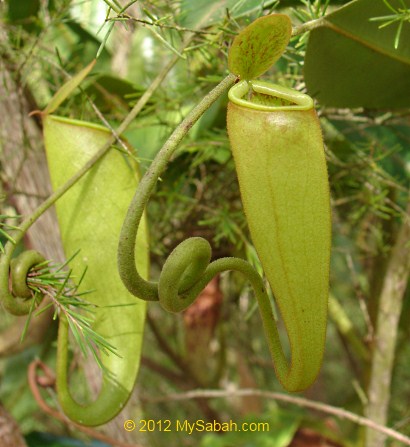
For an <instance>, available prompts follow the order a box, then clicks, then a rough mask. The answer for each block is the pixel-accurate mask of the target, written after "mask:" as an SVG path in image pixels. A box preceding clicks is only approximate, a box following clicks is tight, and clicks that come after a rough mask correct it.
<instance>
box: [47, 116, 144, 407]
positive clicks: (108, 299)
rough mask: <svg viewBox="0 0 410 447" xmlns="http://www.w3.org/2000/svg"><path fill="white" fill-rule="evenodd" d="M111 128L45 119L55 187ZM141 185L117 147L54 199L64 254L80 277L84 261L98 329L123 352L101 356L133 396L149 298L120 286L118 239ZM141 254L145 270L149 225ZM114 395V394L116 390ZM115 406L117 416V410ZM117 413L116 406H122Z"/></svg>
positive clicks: (140, 246)
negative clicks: (69, 258)
mask: <svg viewBox="0 0 410 447" xmlns="http://www.w3.org/2000/svg"><path fill="white" fill-rule="evenodd" d="M109 137H110V132H109V131H108V130H107V129H105V128H103V127H101V126H97V125H94V124H90V123H86V122H82V121H75V120H69V119H66V118H61V117H57V116H53V115H48V116H46V117H45V118H44V139H45V146H46V152H47V160H48V165H49V171H50V176H51V183H52V186H53V189H57V188H58V187H59V186H61V185H62V184H63V183H65V182H66V181H67V180H68V179H69V178H70V177H71V176H72V175H73V174H75V172H76V171H77V170H78V169H79V168H80V167H82V166H83V165H84V164H85V163H86V162H87V160H89V159H90V158H91V157H92V155H93V154H94V153H96V152H97V151H98V150H99V149H100V148H101V147H102V146H103V145H104V143H106V141H107V139H108V138H109ZM137 183H138V174H137V169H136V166H135V165H134V164H133V162H132V160H131V158H129V157H127V158H126V157H125V156H124V155H123V154H122V153H121V152H120V151H118V150H115V149H113V148H112V149H110V151H109V152H108V153H107V154H106V155H105V156H104V157H103V158H102V159H101V160H100V161H99V162H98V163H97V164H96V165H94V167H93V168H91V170H90V171H89V172H88V173H87V174H85V176H84V177H83V178H82V179H81V180H80V181H79V182H77V183H76V184H75V185H74V186H73V187H72V188H71V189H70V190H69V191H68V192H67V193H66V194H65V195H64V196H63V197H62V198H61V199H60V200H58V201H57V203H56V210H57V217H58V222H59V226H60V231H61V238H62V241H63V246H64V251H65V254H66V256H67V257H69V256H71V255H72V254H73V253H75V252H76V251H77V250H78V249H80V252H79V254H78V255H77V256H75V257H74V258H73V260H72V261H71V262H70V267H71V268H72V269H73V273H74V275H77V276H78V277H79V276H81V273H82V272H83V271H84V268H85V267H86V266H87V267H88V270H87V273H86V275H85V276H84V278H83V281H82V283H81V287H82V290H91V289H93V290H95V291H94V292H93V293H90V294H88V295H87V301H88V302H91V303H94V304H96V305H97V306H98V307H97V308H96V309H95V323H94V325H93V330H95V331H96V332H97V333H98V334H100V335H101V336H102V337H103V338H104V339H105V340H106V341H107V342H109V343H110V344H112V345H113V346H115V347H116V348H117V352H118V355H119V356H120V357H118V356H115V355H109V356H106V355H102V359H101V360H102V363H103V365H104V367H105V369H107V370H108V371H109V372H110V373H111V377H112V379H113V380H112V384H113V387H114V389H115V387H116V386H117V387H118V386H120V387H122V389H125V391H126V392H128V393H130V392H131V390H132V389H133V387H134V382H135V379H136V375H137V372H138V368H139V358H140V354H141V342H142V336H143V325H144V318H145V303H144V302H143V301H141V300H138V299H136V298H135V297H134V296H132V295H131V294H130V293H129V292H128V291H127V290H126V288H125V286H124V285H123V284H122V281H121V279H120V277H119V274H118V269H117V257H116V253H117V244H118V239H119V234H120V230H121V226H122V222H123V220H124V217H125V213H126V211H127V208H128V205H129V203H130V201H131V198H132V196H133V195H134V192H135V189H136V186H137ZM136 259H137V265H138V269H140V271H141V272H142V275H143V276H147V274H148V242H147V229H146V226H145V225H143V226H142V228H141V231H140V232H139V234H138V238H137V248H136ZM113 392H114V391H113ZM115 410H116V409H115V408H113V413H115ZM117 410H118V409H117Z"/></svg>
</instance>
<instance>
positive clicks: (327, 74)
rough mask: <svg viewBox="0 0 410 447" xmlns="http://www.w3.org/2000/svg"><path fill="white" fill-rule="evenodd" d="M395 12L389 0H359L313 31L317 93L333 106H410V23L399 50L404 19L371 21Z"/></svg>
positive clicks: (309, 54)
mask: <svg viewBox="0 0 410 447" xmlns="http://www.w3.org/2000/svg"><path fill="white" fill-rule="evenodd" d="M403 1H404V3H405V4H406V6H407V7H408V8H410V0H403ZM389 2H390V4H391V5H393V6H394V7H400V6H401V1H399V0H389ZM391 12H392V11H391V10H390V9H389V8H388V7H387V6H386V4H385V3H384V2H383V0H356V1H353V2H350V3H349V4H347V5H346V6H344V7H342V8H340V9H339V10H337V11H335V12H334V13H332V14H329V15H328V16H327V17H326V22H324V23H325V24H324V25H323V26H320V27H319V28H316V29H314V30H313V31H311V34H310V37H309V43H308V47H307V51H306V58H305V64H304V69H305V80H306V86H307V89H308V91H309V94H310V95H311V96H314V97H316V98H317V99H318V100H319V102H320V103H321V104H323V105H327V106H333V107H367V108H400V107H409V106H410V95H409V93H408V92H409V91H410V45H409V44H408V42H409V41H410V23H408V22H406V23H403V26H402V30H401V34H400V41H399V45H398V48H397V49H395V39H396V34H397V27H398V22H397V23H395V24H391V25H389V26H385V27H383V28H380V25H381V24H382V23H383V22H381V21H373V20H371V19H373V18H377V17H382V16H386V15H389V14H391Z"/></svg>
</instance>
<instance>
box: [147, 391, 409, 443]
mask: <svg viewBox="0 0 410 447" xmlns="http://www.w3.org/2000/svg"><path fill="white" fill-rule="evenodd" d="M237 396H241V397H242V396H260V397H263V398H265V399H274V400H278V401H281V402H287V403H289V404H292V405H297V406H299V407H304V408H311V409H312V410H316V411H320V412H322V413H327V414H331V415H333V416H336V417H338V418H340V419H347V420H349V421H351V422H354V423H355V424H358V425H362V426H365V427H368V428H371V429H372V430H375V431H379V432H381V433H384V434H385V435H386V436H389V437H391V438H393V439H396V440H397V441H400V442H402V443H403V444H405V445H410V438H408V437H407V436H405V435H403V434H402V433H399V432H397V431H396V430H393V429H391V428H388V427H385V426H383V425H380V424H377V423H376V422H373V421H372V420H370V419H367V418H365V417H363V416H359V415H358V414H355V413H351V412H350V411H347V410H345V409H343V408H338V407H333V406H332V405H327V404H324V403H321V402H315V401H313V400H309V399H305V398H303V397H295V396H289V395H288V394H283V393H274V392H271V391H265V390H258V389H250V388H243V389H239V390H234V391H226V390H193V391H188V392H186V393H172V394H167V395H166V396H161V397H154V398H151V397H141V400H145V401H149V402H151V403H157V402H165V401H170V400H174V401H178V400H188V399H204V398H206V399H216V398H227V397H237Z"/></svg>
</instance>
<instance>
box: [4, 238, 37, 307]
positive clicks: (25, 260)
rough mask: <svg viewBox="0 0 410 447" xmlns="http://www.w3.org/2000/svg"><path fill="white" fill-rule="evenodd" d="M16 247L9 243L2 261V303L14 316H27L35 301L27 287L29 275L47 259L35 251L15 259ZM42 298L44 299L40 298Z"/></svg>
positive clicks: (27, 252)
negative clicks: (32, 269)
mask: <svg viewBox="0 0 410 447" xmlns="http://www.w3.org/2000/svg"><path fill="white" fill-rule="evenodd" d="M14 248H15V247H14V245H12V244H11V242H8V244H7V245H6V248H5V253H4V254H3V255H1V259H0V301H1V302H2V303H3V306H4V308H5V309H6V310H7V311H8V312H10V313H11V314H13V315H27V314H28V313H29V312H30V309H31V307H32V300H33V299H34V296H33V293H32V291H31V290H30V289H29V287H28V286H27V281H26V280H27V275H28V273H29V271H30V269H31V268H32V267H34V266H35V265H37V264H41V263H42V262H44V261H45V258H44V257H43V256H42V255H41V254H40V253H38V252H37V251H35V250H27V251H24V252H23V253H21V254H20V255H19V256H17V257H16V258H14V259H11V257H12V255H13V252H14ZM40 298H42V297H40Z"/></svg>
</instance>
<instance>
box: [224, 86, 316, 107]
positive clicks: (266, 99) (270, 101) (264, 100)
mask: <svg viewBox="0 0 410 447" xmlns="http://www.w3.org/2000/svg"><path fill="white" fill-rule="evenodd" d="M228 97H229V99H230V101H232V102H233V103H235V104H237V105H239V106H242V107H247V108H252V109H255V110H261V111H272V110H309V109H312V108H313V100H312V98H311V97H310V96H308V95H305V94H304V93H300V92H298V91H296V90H292V89H290V88H287V87H283V86H281V85H277V84H271V83H269V82H264V81H249V82H248V81H241V82H239V83H238V84H236V85H234V86H233V87H231V89H230V90H229V93H228Z"/></svg>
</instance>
